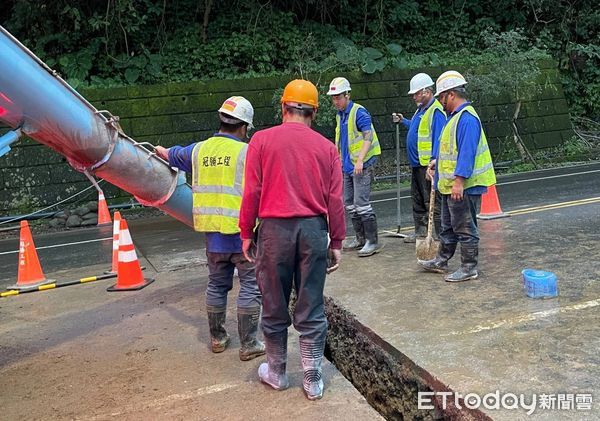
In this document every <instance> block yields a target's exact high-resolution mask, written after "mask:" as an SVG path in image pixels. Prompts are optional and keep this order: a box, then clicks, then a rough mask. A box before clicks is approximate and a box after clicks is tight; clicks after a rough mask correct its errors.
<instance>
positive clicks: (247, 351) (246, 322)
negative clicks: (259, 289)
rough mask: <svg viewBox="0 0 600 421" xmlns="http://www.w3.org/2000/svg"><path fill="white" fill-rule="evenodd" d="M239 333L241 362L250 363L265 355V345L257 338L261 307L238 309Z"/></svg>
mask: <svg viewBox="0 0 600 421" xmlns="http://www.w3.org/2000/svg"><path fill="white" fill-rule="evenodd" d="M237 316H238V333H239V335H240V345H241V346H240V360H241V361H250V360H252V359H254V358H256V357H260V356H261V355H265V344H263V343H262V342H261V341H259V340H258V339H257V338H256V334H257V332H258V322H259V320H260V307H253V308H238V315H237Z"/></svg>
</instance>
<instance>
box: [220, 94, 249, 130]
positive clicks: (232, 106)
mask: <svg viewBox="0 0 600 421" xmlns="http://www.w3.org/2000/svg"><path fill="white" fill-rule="evenodd" d="M223 114H225V116H224V115H223ZM219 116H220V118H221V121H223V122H224V123H229V124H236V123H239V121H240V120H241V121H243V122H244V123H248V128H249V129H252V128H254V126H253V125H252V119H253V118H254V108H253V107H252V104H250V101H248V100H247V99H246V98H244V97H243V96H232V97H229V98H227V99H226V100H225V102H224V103H223V105H221V108H219ZM227 116H230V117H233V119H230V118H228V117H227Z"/></svg>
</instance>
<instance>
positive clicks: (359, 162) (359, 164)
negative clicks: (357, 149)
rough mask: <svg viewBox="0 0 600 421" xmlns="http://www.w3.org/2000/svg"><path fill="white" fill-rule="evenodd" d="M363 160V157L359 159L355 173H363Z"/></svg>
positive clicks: (355, 165) (355, 166)
mask: <svg viewBox="0 0 600 421" xmlns="http://www.w3.org/2000/svg"><path fill="white" fill-rule="evenodd" d="M363 165H364V164H363V162H362V159H360V158H359V159H358V160H357V161H356V164H354V174H357V175H360V174H362V173H363Z"/></svg>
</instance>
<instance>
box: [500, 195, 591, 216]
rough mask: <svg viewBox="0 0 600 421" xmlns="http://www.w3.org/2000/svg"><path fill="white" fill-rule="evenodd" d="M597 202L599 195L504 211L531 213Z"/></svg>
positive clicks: (517, 213) (520, 213)
mask: <svg viewBox="0 0 600 421" xmlns="http://www.w3.org/2000/svg"><path fill="white" fill-rule="evenodd" d="M598 202H600V197H590V198H588V199H580V200H572V201H569V202H559V203H552V204H550V205H543V206H534V207H532V208H526V209H516V210H512V211H508V212H506V213H508V214H509V215H523V214H527V213H532V212H541V211H544V210H552V209H560V208H568V207H571V206H579V205H588V204H593V203H598Z"/></svg>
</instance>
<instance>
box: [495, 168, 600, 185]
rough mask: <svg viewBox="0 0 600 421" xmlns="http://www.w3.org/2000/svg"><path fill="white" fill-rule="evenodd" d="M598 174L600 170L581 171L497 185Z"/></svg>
mask: <svg viewBox="0 0 600 421" xmlns="http://www.w3.org/2000/svg"><path fill="white" fill-rule="evenodd" d="M596 172H600V170H590V171H581V172H574V173H570V174H558V175H549V176H547V177H536V178H528V179H525V180H515V181H505V182H504V183H498V184H496V185H497V186H506V185H509V184H519V183H527V182H529V181H539V180H550V179H552V178H561V177H572V176H574V175H582V174H592V173H596Z"/></svg>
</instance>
